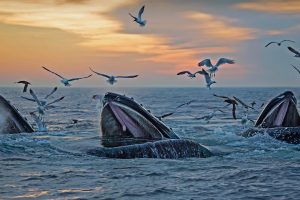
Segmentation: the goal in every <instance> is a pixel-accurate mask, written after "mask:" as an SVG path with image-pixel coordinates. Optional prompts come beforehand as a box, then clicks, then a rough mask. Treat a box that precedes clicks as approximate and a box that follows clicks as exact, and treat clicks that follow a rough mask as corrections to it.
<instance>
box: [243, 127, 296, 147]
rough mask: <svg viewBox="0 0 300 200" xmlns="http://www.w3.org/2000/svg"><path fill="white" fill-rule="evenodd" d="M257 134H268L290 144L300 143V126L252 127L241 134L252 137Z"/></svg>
mask: <svg viewBox="0 0 300 200" xmlns="http://www.w3.org/2000/svg"><path fill="white" fill-rule="evenodd" d="M257 134H268V135H270V136H271V137H273V138H275V139H277V140H281V141H284V142H287V143H290V144H300V127H276V128H250V129H248V130H246V131H245V132H243V133H242V134H241V136H244V137H252V136H254V135H257Z"/></svg>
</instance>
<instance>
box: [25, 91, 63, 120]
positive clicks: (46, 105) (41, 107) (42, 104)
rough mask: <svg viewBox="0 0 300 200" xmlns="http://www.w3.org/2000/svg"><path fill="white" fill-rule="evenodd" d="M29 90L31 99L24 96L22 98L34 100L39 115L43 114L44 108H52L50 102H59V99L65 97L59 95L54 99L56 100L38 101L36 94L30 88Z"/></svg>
mask: <svg viewBox="0 0 300 200" xmlns="http://www.w3.org/2000/svg"><path fill="white" fill-rule="evenodd" d="M29 92H30V94H31V96H32V97H33V99H30V98H24V97H23V98H24V99H26V100H29V101H34V102H36V103H37V105H38V107H37V112H38V113H39V114H40V115H44V114H45V111H46V110H48V109H50V108H53V107H52V106H51V105H52V104H54V103H57V102H59V101H61V100H63V99H64V98H65V97H64V96H63V97H60V98H58V99H56V100H54V101H52V102H50V103H47V102H46V103H45V102H43V101H40V100H39V99H38V97H37V96H36V94H35V93H34V92H33V90H32V89H30V90H29Z"/></svg>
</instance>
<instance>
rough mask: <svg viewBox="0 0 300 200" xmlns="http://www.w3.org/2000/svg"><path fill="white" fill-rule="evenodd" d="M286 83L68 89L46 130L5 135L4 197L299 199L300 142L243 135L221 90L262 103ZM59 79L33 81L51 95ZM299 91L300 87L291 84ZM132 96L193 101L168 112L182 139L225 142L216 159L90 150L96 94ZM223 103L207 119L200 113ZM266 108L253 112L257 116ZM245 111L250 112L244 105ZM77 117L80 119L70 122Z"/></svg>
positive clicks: (159, 109) (0, 166)
mask: <svg viewBox="0 0 300 200" xmlns="http://www.w3.org/2000/svg"><path fill="white" fill-rule="evenodd" d="M287 89H288V88H213V89H212V90H207V89H204V88H114V87H110V88H102V89H96V88H67V89H66V88H60V89H59V90H58V92H57V93H56V94H55V95H54V97H53V99H54V98H55V97H60V96H62V95H64V96H65V99H64V100H63V101H61V102H60V103H59V104H57V105H58V107H57V108H55V109H52V110H49V111H48V112H47V115H46V118H45V121H46V123H47V127H48V132H35V133H31V134H28V133H22V134H13V135H8V134H2V135H0V199H299V196H300V190H299V188H300V146H299V145H292V144H287V143H283V142H280V141H277V140H275V139H273V138H271V137H269V136H267V135H259V136H255V137H252V138H243V137H241V136H239V135H238V134H239V133H241V132H242V131H243V130H245V127H243V125H242V124H241V120H240V119H238V120H233V119H231V110H230V108H229V107H225V108H224V105H225V104H224V103H223V102H222V101H221V100H220V99H218V98H215V97H213V96H212V94H213V93H216V94H219V95H226V96H233V95H234V96H237V97H239V98H240V99H242V100H243V101H245V102H246V103H250V102H252V101H254V100H255V101H256V102H257V105H256V108H257V109H258V110H261V108H260V105H261V104H262V103H264V102H268V101H269V100H270V99H271V98H273V97H274V96H276V95H278V94H279V93H281V92H283V91H285V90H287ZM50 90H51V88H37V89H35V91H36V93H37V95H38V96H45V95H46V94H47V93H48V92H49V91H50ZM290 90H292V91H293V92H294V93H295V95H296V97H297V98H298V99H299V97H300V89H297V88H293V89H290ZM107 91H112V92H119V93H121V94H126V95H127V96H132V97H134V98H135V100H136V101H138V102H140V103H142V104H143V105H144V106H145V107H146V108H149V109H150V110H151V112H152V113H154V114H155V115H160V114H164V113H166V112H169V111H172V110H173V108H174V107H176V106H178V105H179V104H181V103H184V102H186V101H189V100H196V102H194V103H192V104H191V105H190V106H186V107H182V108H181V109H180V110H179V112H177V113H176V114H174V115H173V116H170V117H169V118H166V119H164V122H165V123H166V124H167V125H168V126H170V127H172V128H173V130H174V131H175V132H176V133H177V134H178V135H179V136H181V137H182V138H189V139H193V140H195V141H198V142H199V143H201V144H203V145H205V146H207V147H208V148H212V149H215V150H216V149H217V151H218V152H219V153H218V154H217V155H216V156H213V157H209V158H186V159H179V160H168V159H166V160H164V159H128V160H118V159H105V158H99V157H95V156H90V155H87V154H86V152H87V150H89V149H92V148H95V147H98V146H100V145H101V142H100V139H101V137H100V129H99V112H100V108H99V106H98V107H97V101H95V100H93V99H92V98H91V97H92V96H93V95H94V94H99V95H104V94H105V92H107ZM0 94H1V95H3V96H4V97H5V98H6V99H8V100H9V101H11V103H12V104H13V105H15V106H16V107H17V108H18V109H19V111H20V112H21V113H22V115H23V116H25V117H27V118H28V120H29V121H30V123H34V122H33V120H32V119H31V118H30V116H29V112H31V111H34V110H35V108H36V106H35V104H34V103H32V102H29V101H25V100H23V99H21V98H20V95H23V94H22V93H21V88H1V89H0ZM219 108H221V109H222V110H223V111H224V113H222V112H217V115H216V116H215V117H214V118H212V120H211V121H210V122H209V123H207V122H206V121H203V120H195V119H194V117H200V116H203V115H207V114H209V113H211V112H212V111H213V110H215V109H219ZM258 114H259V113H258V112H256V111H249V118H251V119H256V117H257V115H258ZM237 115H238V117H239V118H241V117H242V116H243V115H244V112H243V109H242V108H241V106H238V108H237ZM72 119H77V120H79V123H78V124H76V125H74V124H72Z"/></svg>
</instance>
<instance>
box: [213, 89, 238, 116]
mask: <svg viewBox="0 0 300 200" xmlns="http://www.w3.org/2000/svg"><path fill="white" fill-rule="evenodd" d="M213 95H214V96H215V97H218V98H222V99H225V100H224V102H225V103H228V104H227V105H226V106H229V105H232V116H233V119H236V114H235V111H236V106H237V105H238V102H237V101H236V100H235V99H233V98H229V97H226V96H220V95H216V94H213Z"/></svg>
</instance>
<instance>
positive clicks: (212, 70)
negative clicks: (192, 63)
mask: <svg viewBox="0 0 300 200" xmlns="http://www.w3.org/2000/svg"><path fill="white" fill-rule="evenodd" d="M234 63H235V61H234V60H231V59H227V58H220V59H219V60H218V62H217V64H216V65H212V64H211V61H210V59H205V60H202V61H201V62H199V63H198V66H199V67H202V66H206V67H208V68H209V69H208V72H209V74H210V76H211V75H215V73H216V71H218V68H219V66H221V65H223V64H234Z"/></svg>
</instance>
